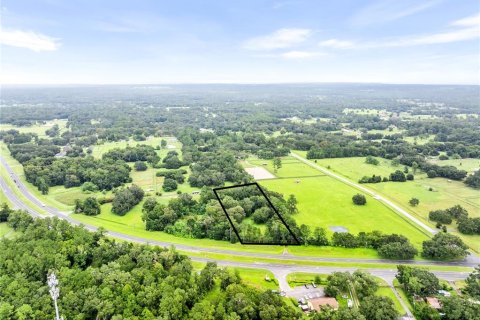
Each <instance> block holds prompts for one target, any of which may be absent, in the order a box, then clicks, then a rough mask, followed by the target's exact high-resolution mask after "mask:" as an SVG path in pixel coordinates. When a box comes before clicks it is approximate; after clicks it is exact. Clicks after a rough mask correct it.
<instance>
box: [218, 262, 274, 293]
mask: <svg viewBox="0 0 480 320" xmlns="http://www.w3.org/2000/svg"><path fill="white" fill-rule="evenodd" d="M227 269H230V270H233V271H238V273H239V274H240V278H241V279H242V282H243V283H245V284H248V285H251V286H254V287H255V288H257V289H260V290H278V282H277V279H275V276H274V275H273V273H271V272H270V271H268V270H264V269H253V268H241V267H228V268H227ZM267 276H268V277H269V278H270V281H267V280H265V278H266V277H267Z"/></svg>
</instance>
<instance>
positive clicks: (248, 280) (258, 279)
mask: <svg viewBox="0 0 480 320" xmlns="http://www.w3.org/2000/svg"><path fill="white" fill-rule="evenodd" d="M192 265H193V268H194V270H195V271H197V272H200V271H201V270H202V269H203V268H204V267H205V265H206V263H205V262H197V261H192ZM220 268H221V266H220ZM226 268H227V269H228V270H231V271H232V272H238V274H239V275H240V278H241V279H242V282H243V283H245V284H248V285H250V286H253V287H255V288H257V289H260V290H278V281H277V279H275V276H274V275H273V273H272V272H270V271H269V270H265V269H256V268H242V267H226ZM267 276H268V277H269V278H270V281H267V280H265V279H266V277H267Z"/></svg>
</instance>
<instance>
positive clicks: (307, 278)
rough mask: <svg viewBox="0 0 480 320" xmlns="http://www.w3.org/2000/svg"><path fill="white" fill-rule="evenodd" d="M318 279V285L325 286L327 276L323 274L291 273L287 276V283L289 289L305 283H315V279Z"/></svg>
mask: <svg viewBox="0 0 480 320" xmlns="http://www.w3.org/2000/svg"><path fill="white" fill-rule="evenodd" d="M316 276H319V277H320V285H326V284H327V277H328V274H323V273H308V272H292V273H289V274H288V275H287V282H288V285H289V286H290V287H292V288H293V287H298V286H302V285H304V284H306V283H308V284H310V283H312V282H315V277H316Z"/></svg>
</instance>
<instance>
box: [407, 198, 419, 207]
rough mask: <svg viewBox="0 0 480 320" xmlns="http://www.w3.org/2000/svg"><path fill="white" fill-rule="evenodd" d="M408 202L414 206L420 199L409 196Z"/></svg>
mask: <svg viewBox="0 0 480 320" xmlns="http://www.w3.org/2000/svg"><path fill="white" fill-rule="evenodd" d="M408 203H409V204H410V205H411V206H412V207H416V206H418V205H419V204H420V200H418V199H417V198H411V199H410V200H409V201H408Z"/></svg>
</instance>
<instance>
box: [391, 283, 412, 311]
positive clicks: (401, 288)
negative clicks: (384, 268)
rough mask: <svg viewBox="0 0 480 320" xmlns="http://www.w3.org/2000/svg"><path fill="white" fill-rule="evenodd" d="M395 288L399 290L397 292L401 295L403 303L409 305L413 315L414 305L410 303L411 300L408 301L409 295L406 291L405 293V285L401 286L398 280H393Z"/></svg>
mask: <svg viewBox="0 0 480 320" xmlns="http://www.w3.org/2000/svg"><path fill="white" fill-rule="evenodd" d="M393 286H394V287H395V289H397V292H398V294H399V295H400V297H401V298H402V300H403V301H405V304H406V305H407V307H408V309H409V310H410V312H412V313H413V305H412V303H411V302H410V300H409V299H408V297H407V294H406V293H405V291H403V285H401V284H400V283H399V282H398V280H397V279H393Z"/></svg>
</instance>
